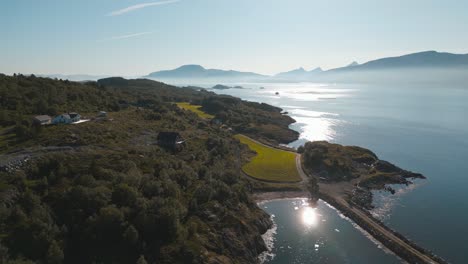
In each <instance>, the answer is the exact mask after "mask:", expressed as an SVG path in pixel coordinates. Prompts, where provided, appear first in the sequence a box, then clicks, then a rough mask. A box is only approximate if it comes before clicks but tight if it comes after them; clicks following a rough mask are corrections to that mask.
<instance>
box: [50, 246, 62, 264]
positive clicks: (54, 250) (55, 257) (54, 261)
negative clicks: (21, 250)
mask: <svg viewBox="0 0 468 264" xmlns="http://www.w3.org/2000/svg"><path fill="white" fill-rule="evenodd" d="M63 259H64V255H63V250H62V249H61V248H60V246H59V245H58V243H57V241H55V240H54V241H52V243H50V246H49V250H48V251H47V263H49V264H60V263H63Z"/></svg>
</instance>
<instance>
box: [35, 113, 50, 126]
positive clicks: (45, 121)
mask: <svg viewBox="0 0 468 264" xmlns="http://www.w3.org/2000/svg"><path fill="white" fill-rule="evenodd" d="M33 123H34V124H38V125H50V124H51V123H52V117H50V116H48V115H38V116H35V117H34V118H33Z"/></svg>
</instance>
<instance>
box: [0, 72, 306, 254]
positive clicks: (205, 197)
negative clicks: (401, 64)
mask: <svg viewBox="0 0 468 264" xmlns="http://www.w3.org/2000/svg"><path fill="white" fill-rule="evenodd" d="M175 102H192V103H196V104H198V105H201V106H202V110H203V111H205V112H207V113H210V114H212V115H213V116H215V117H216V118H217V119H219V120H221V122H223V124H224V125H225V127H231V128H232V130H234V131H235V132H243V133H246V134H249V133H251V134H258V135H259V137H256V138H258V139H260V140H264V141H271V142H284V143H287V142H289V141H290V140H294V139H296V138H297V133H296V132H291V131H290V130H289V129H288V125H289V124H290V123H291V122H293V121H294V120H292V119H291V118H289V117H285V116H283V115H282V114H281V109H279V108H276V107H273V106H270V105H266V104H259V103H252V102H245V101H242V100H240V99H238V98H235V97H230V96H218V95H216V94H214V93H211V92H207V91H204V90H202V91H196V90H194V89H190V88H177V87H174V86H170V85H166V84H164V83H160V82H155V81H151V80H146V79H138V80H126V79H123V78H107V79H102V80H99V81H98V82H88V83H75V82H70V81H66V80H65V81H64V80H52V79H47V78H38V77H35V76H23V75H16V76H5V75H0V161H1V162H0V256H1V257H0V259H1V262H2V263H3V262H5V263H255V262H256V261H257V256H258V254H259V253H260V252H262V251H264V250H265V249H266V247H265V244H264V242H263V240H262V238H261V234H263V233H264V232H265V231H266V230H267V229H268V228H269V227H271V225H272V222H271V220H270V217H269V216H268V215H267V214H266V213H265V212H263V211H262V210H261V209H260V208H259V207H258V206H257V205H256V203H255V202H254V201H253V200H252V199H251V197H250V190H251V189H252V183H251V182H250V180H248V179H247V178H245V177H240V175H241V162H242V160H241V157H242V156H244V155H243V153H244V152H245V153H250V151H249V150H248V149H247V147H245V146H243V145H241V144H240V142H239V141H238V140H236V139H234V138H233V137H232V133H231V132H230V131H229V130H228V129H224V128H223V127H220V126H219V125H218V124H211V123H210V121H209V120H206V119H202V118H200V117H199V116H198V115H197V114H196V113H193V112H192V111H186V110H183V109H181V108H180V107H178V106H177V105H176V104H175ZM99 110H104V111H107V113H108V118H104V119H98V118H96V119H93V117H94V116H96V113H97V111H99ZM65 111H77V112H79V113H80V114H82V116H85V117H88V118H90V119H92V120H91V121H89V122H85V123H81V124H74V125H50V126H37V125H34V124H32V123H31V117H32V116H34V115H36V114H57V113H62V112H65ZM168 131H173V132H177V133H179V134H180V135H181V137H183V138H184V139H185V143H184V147H183V148H181V149H179V150H178V151H174V150H172V149H168V148H166V147H164V146H163V145H161V144H159V143H158V134H159V132H168Z"/></svg>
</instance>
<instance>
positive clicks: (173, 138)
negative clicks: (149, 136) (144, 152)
mask: <svg viewBox="0 0 468 264" xmlns="http://www.w3.org/2000/svg"><path fill="white" fill-rule="evenodd" d="M157 140H158V145H159V146H161V147H163V148H166V149H171V150H180V149H181V148H182V146H183V145H184V144H185V140H184V138H183V137H182V136H181V135H180V134H179V133H178V132H159V134H158V138H157Z"/></svg>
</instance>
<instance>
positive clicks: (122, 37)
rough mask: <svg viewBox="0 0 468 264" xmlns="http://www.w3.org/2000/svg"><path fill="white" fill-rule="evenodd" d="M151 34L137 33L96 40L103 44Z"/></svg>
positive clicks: (148, 32)
mask: <svg viewBox="0 0 468 264" xmlns="http://www.w3.org/2000/svg"><path fill="white" fill-rule="evenodd" d="M153 33H154V32H151V31H146V32H139V33H133V34H127V35H121V36H115V37H111V38H108V39H101V40H98V42H103V41H108V40H118V39H128V38H135V37H139V36H143V35H149V34H153Z"/></svg>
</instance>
